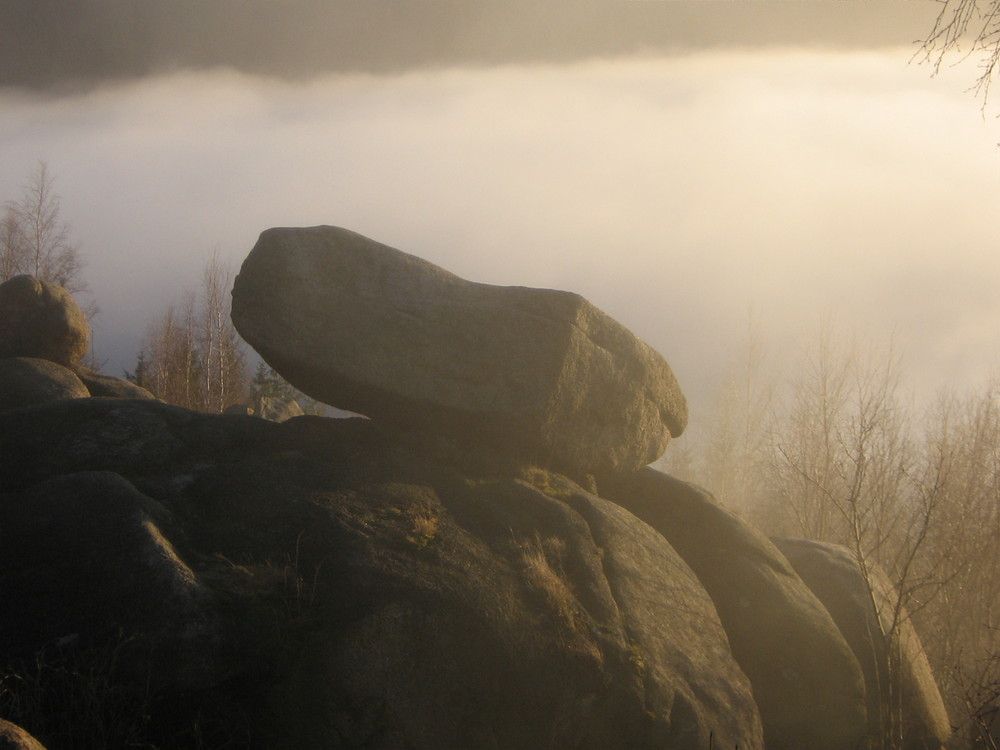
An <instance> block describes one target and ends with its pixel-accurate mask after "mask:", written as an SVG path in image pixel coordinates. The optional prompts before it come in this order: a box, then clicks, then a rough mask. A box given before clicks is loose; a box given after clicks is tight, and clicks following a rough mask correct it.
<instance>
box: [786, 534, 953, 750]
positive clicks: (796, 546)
mask: <svg viewBox="0 0 1000 750" xmlns="http://www.w3.org/2000/svg"><path fill="white" fill-rule="evenodd" d="M774 542H775V544H776V545H777V546H778V548H779V549H780V550H781V551H782V552H783V553H784V554H785V556H786V557H787V558H788V560H789V561H790V562H791V564H792V566H793V567H794V568H795V570H796V571H797V572H798V574H799V575H800V576H801V577H802V580H803V581H805V582H806V584H807V585H808V586H809V587H810V588H811V589H812V590H813V591H814V592H815V593H816V596H818V597H819V599H820V601H822V602H823V604H824V606H826V608H827V610H828V611H829V612H830V614H831V615H832V617H833V619H834V622H836V623H837V626H838V627H839V628H840V631H841V632H842V633H843V634H844V637H845V638H846V639H847V642H848V644H850V646H851V648H852V649H853V650H854V653H855V655H856V656H857V658H858V661H859V662H860V664H861V669H862V670H863V672H864V675H865V685H866V687H867V693H868V723H869V732H870V735H871V737H872V738H873V743H872V746H873V747H876V746H878V742H877V738H880V737H884V736H897V735H901V736H902V737H903V744H902V745H901V747H903V748H905V749H906V750H939V749H940V748H941V747H943V746H944V745H945V744H946V743H947V742H948V739H949V737H950V736H951V724H950V722H949V721H948V713H947V711H946V709H945V707H944V701H943V700H942V699H941V693H940V691H939V690H938V687H937V683H936V681H935V680H934V675H933V674H932V673H931V667H930V664H929V663H928V661H927V655H926V654H925V653H924V649H923V646H922V644H921V643H920V637H919V636H918V635H917V631H916V630H915V629H914V627H913V623H912V622H910V619H909V616H908V615H907V612H906V609H905V608H900V609H899V610H898V611H897V610H896V607H897V604H898V597H897V596H896V593H895V590H894V588H893V586H892V584H891V583H890V582H889V579H888V577H887V576H886V575H885V573H884V572H883V571H882V569H881V568H879V567H877V566H873V567H872V568H871V570H870V571H869V578H870V584H869V583H868V582H866V581H865V578H864V576H863V575H862V572H861V568H860V566H859V565H858V564H857V562H856V561H855V559H854V557H853V555H852V554H851V552H850V550H848V549H846V548H845V547H841V546H839V545H836V544H826V543H823V542H813V541H809V540H806V539H775V540H774ZM876 606H877V607H878V611H876ZM893 630H895V632H896V636H895V638H894V639H893V640H894V642H895V643H896V644H897V645H898V649H897V651H896V658H895V660H894V662H895V664H894V666H893V667H892V668H891V669H890V666H889V664H890V660H889V658H888V649H887V644H888V642H889V639H888V638H887V635H886V634H887V633H890V632H892V631H893Z"/></svg>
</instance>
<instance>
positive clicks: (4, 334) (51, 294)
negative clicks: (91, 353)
mask: <svg viewBox="0 0 1000 750" xmlns="http://www.w3.org/2000/svg"><path fill="white" fill-rule="evenodd" d="M89 347H90V324H89V323H88V322H87V316H86V315H84V313H83V310H81V309H80V306H79V305H78V304H77V303H76V300H74V299H73V297H72V295H71V294H70V293H69V292H68V291H66V290H65V289H63V288H62V287H60V286H56V285H55V284H50V283H48V282H47V281H42V280H41V279H37V278H35V277H34V276H26V275H25V276H15V277H14V278H12V279H9V280H8V281H5V282H4V283H3V284H0V357H36V358H38V359H47V360H49V361H50V362H56V363H57V364H60V365H64V366H66V367H70V366H72V365H74V364H76V363H77V362H79V361H80V359H81V358H82V357H83V355H85V354H86V353H87V349H88V348H89Z"/></svg>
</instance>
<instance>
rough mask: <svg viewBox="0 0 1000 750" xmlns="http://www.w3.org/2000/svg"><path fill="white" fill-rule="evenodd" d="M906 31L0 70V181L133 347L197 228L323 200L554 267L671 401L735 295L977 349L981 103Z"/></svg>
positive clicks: (915, 354) (991, 257)
mask: <svg viewBox="0 0 1000 750" xmlns="http://www.w3.org/2000/svg"><path fill="white" fill-rule="evenodd" d="M911 51H912V50H909V49H907V48H905V47H901V48H896V49H885V50H881V51H868V52H858V51H855V52H818V51H807V50H799V51H793V50H782V51H776V50H759V51H756V52H746V51H744V52H737V51H730V52H702V53H698V54H685V55H676V56H667V57H657V56H649V57H632V58H628V59H618V60H611V61H606V60H605V61H602V60H592V61H587V62H581V63H576V64H572V65H510V66H500V67H493V68H479V69H464V68H453V69H446V70H438V71H413V72H409V73H405V74H399V75H385V76H374V75H365V74H356V75H328V76H321V77H315V78H312V79H310V80H309V81H304V82H297V83H293V82H288V81H284V80H280V79H275V78H268V77H262V76H250V75H246V74H242V73H237V72H234V71H231V70H224V69H215V70H211V71H205V72H201V73H179V74H174V75H166V76H159V77H155V78H150V79H144V80H142V81H140V82H136V83H131V84H125V85H114V86H110V85H109V86H103V87H100V88H98V89H96V90H92V91H90V92H88V93H82V94H76V95H72V96H62V97H50V96H45V95H38V94H28V93H25V92H24V91H14V90H6V91H4V92H3V93H2V94H0V163H2V164H3V165H4V169H3V171H2V173H0V198H4V199H6V198H11V197H15V196H16V194H17V191H18V186H19V185H20V184H21V182H23V180H24V179H25V177H26V176H27V175H28V173H29V172H30V171H31V170H32V168H33V167H34V165H35V163H36V162H37V160H38V159H45V160H47V161H48V163H49V165H50V168H51V170H52V172H53V173H54V174H55V175H56V177H57V183H56V187H57V190H58V192H59V193H60V194H61V195H62V196H63V215H64V217H65V218H66V219H67V220H68V221H69V222H70V223H71V225H72V231H73V235H74V236H75V237H76V238H77V239H79V240H80V242H81V245H82V248H83V251H84V253H85V255H86V257H87V260H88V263H89V265H88V267H87V269H86V277H87V279H88V280H89V282H90V284H91V286H92V288H93V290H94V293H95V296H96V297H97V301H98V303H99V305H100V306H101V308H102V311H103V312H102V313H101V315H100V317H99V318H98V319H97V320H96V322H95V326H96V345H97V349H98V357H99V358H100V359H104V360H106V362H107V364H106V368H105V369H106V370H107V371H108V372H110V373H111V374H116V375H118V374H121V371H122V370H123V369H130V368H131V367H132V364H133V362H134V356H135V353H136V352H137V351H138V348H139V345H140V339H141V337H142V335H143V333H144V330H145V327H146V325H147V324H148V322H149V321H150V320H151V319H152V318H153V317H155V315H156V314H157V313H159V312H160V311H161V310H162V308H163V307H164V306H165V305H166V303H167V302H168V301H169V300H170V299H171V298H172V297H177V296H178V295H179V293H180V291H181V289H182V288H183V287H185V286H188V287H193V286H195V285H196V284H197V279H198V275H199V273H200V270H201V267H202V265H203V262H204V260H205V258H206V257H207V255H208V254H209V253H210V252H211V251H212V250H213V249H218V250H220V251H221V252H222V254H223V255H225V256H226V257H228V258H230V259H231V260H232V261H233V262H234V263H238V262H239V261H240V260H241V259H242V258H243V257H244V256H245V255H246V253H247V252H248V251H249V249H250V248H251V247H252V245H253V244H254V242H255V240H256V236H257V234H258V233H259V232H260V231H261V230H262V229H265V228H267V227H270V226H300V225H314V224H337V225H341V226H345V227H348V228H350V229H353V230H356V231H359V232H362V233H363V234H367V235H369V236H371V237H373V238H375V239H377V240H379V241H382V242H385V243H387V244H390V245H393V246H395V247H398V248H400V249H402V250H405V251H408V252H412V253H415V254H417V255H421V256H423V257H425V258H427V259H429V260H431V261H433V262H435V263H438V264H440V265H442V266H444V267H446V268H448V269H449V270H452V271H454V272H456V273H458V274H460V275H462V276H464V277H466V278H469V279H473V280H477V281H483V282H488V283H494V284H523V285H530V286H545V287H555V288H563V289H571V290H573V291H577V292H580V293H582V294H584V295H586V296H587V297H589V298H590V299H591V300H592V301H593V302H594V303H595V304H597V305H598V306H600V307H602V308H603V309H605V310H606V311H607V312H608V313H610V314H611V315H613V316H614V317H616V318H617V319H619V320H621V321H622V322H623V323H624V324H626V325H627V326H629V327H630V328H632V329H633V330H634V331H635V332H636V333H638V334H639V335H640V336H641V337H642V338H644V339H645V340H647V341H648V342H649V343H650V344H652V345H653V346H654V347H655V348H656V349H658V350H659V351H660V352H662V353H663V354H664V356H666V358H667V359H668V360H669V361H670V362H671V364H672V365H673V366H674V369H675V370H676V372H677V375H678V378H679V379H680V382H681V385H682V387H684V389H685V390H686V392H687V393H688V394H689V396H690V397H691V399H692V401H693V402H695V403H694V404H693V412H694V414H693V418H694V419H697V418H698V409H699V408H700V406H699V405H700V404H703V403H705V402H707V400H708V398H709V397H710V396H711V394H712V392H713V390H714V388H715V387H716V385H717V382H718V380H719V378H720V377H722V375H723V374H724V372H725V369H726V365H727V362H728V361H729V359H730V358H731V356H732V354H733V352H734V350H735V349H736V347H737V344H738V342H739V340H740V337H741V336H742V335H743V332H744V331H745V329H746V317H747V312H748V310H749V309H753V310H754V311H755V313H756V315H757V316H758V317H759V318H760V319H761V323H762V327H763V329H764V331H765V332H766V333H767V334H768V338H769V340H770V341H771V342H772V344H773V345H775V346H776V347H779V348H782V349H786V350H788V351H794V350H795V349H796V348H798V347H801V346H804V345H805V344H806V343H807V342H809V341H811V340H813V339H814V338H815V336H816V332H817V330H818V328H819V326H820V325H822V323H823V322H824V321H826V320H829V319H830V318H831V317H832V318H833V319H835V320H836V321H838V324H839V325H842V326H843V327H845V328H854V329H859V330H861V331H863V332H864V331H867V332H870V333H871V334H872V335H874V336H876V337H880V336H884V335H887V334H888V332H890V331H893V330H894V331H895V332H896V339H897V342H898V344H899V346H900V347H901V348H902V350H903V351H904V354H905V356H906V368H907V371H908V373H909V377H910V381H911V382H912V383H914V384H916V385H918V386H919V387H920V388H922V389H924V390H925V391H927V390H933V389H934V388H937V387H941V386H947V385H959V386H961V385H964V384H970V383H976V382H980V381H981V379H982V378H984V377H985V376H986V375H987V374H988V372H989V370H990V368H991V367H992V366H993V365H994V363H995V360H996V346H995V343H994V341H995V332H996V330H997V324H998V322H1000V300H998V297H997V295H996V294H995V285H996V279H997V278H998V277H1000V254H998V253H996V252H995V250H994V247H993V245H994V243H995V233H996V226H995V219H994V216H995V206H996V202H997V198H998V196H1000V171H998V169H997V161H998V157H1000V153H998V150H997V148H996V146H995V142H996V140H997V134H996V132H995V124H994V123H991V122H984V121H983V120H982V119H981V118H980V116H979V113H978V110H977V107H976V103H975V101H974V100H972V99H971V98H970V96H969V95H967V94H965V93H963V92H964V89H965V87H966V85H967V83H968V80H969V78H968V73H969V71H968V70H949V71H947V72H946V73H945V74H944V75H942V76H941V77H938V78H931V77H930V76H929V71H928V70H927V69H925V68H920V67H914V66H908V65H907V64H906V61H907V59H908V57H909V53H910V52H911Z"/></svg>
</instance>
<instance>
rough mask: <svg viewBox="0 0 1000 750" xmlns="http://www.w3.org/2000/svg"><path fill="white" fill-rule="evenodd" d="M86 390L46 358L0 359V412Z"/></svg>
mask: <svg viewBox="0 0 1000 750" xmlns="http://www.w3.org/2000/svg"><path fill="white" fill-rule="evenodd" d="M89 396H90V391H88V390H87V387H86V386H85V385H84V384H83V383H82V382H81V381H80V379H79V378H78V377H77V376H76V375H74V374H73V373H72V372H71V371H70V370H68V369H67V368H65V367H63V366H62V365H57V364H56V363H55V362H50V361H49V360H47V359H32V358H30V357H9V358H6V359H0V411H6V410H8V409H16V408H18V407H20V406H28V405H30V404H43V403H46V402H48V401H59V400H62V399H68V398H88V397H89Z"/></svg>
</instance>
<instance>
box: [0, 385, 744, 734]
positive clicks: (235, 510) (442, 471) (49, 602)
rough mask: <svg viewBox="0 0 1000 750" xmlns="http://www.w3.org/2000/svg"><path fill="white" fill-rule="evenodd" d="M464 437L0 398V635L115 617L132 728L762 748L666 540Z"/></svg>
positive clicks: (715, 628) (47, 650)
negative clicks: (147, 721) (466, 443)
mask: <svg viewBox="0 0 1000 750" xmlns="http://www.w3.org/2000/svg"><path fill="white" fill-rule="evenodd" d="M490 455H491V454H485V457H484V454H481V453H477V452H475V451H470V452H468V453H461V452H459V453H456V452H454V448H453V446H451V447H449V446H448V445H446V444H445V443H443V442H442V443H441V444H440V445H437V444H434V441H428V440H426V439H425V438H423V437H421V438H420V439H417V440H414V441H413V443H412V444H408V443H406V442H405V441H401V440H400V439H399V437H398V436H394V435H393V434H391V433H384V432H383V431H381V430H380V428H379V427H378V425H377V424H375V423H374V422H373V421H371V420H364V419H345V420H334V419H325V418H319V417H309V416H303V417H296V418H293V419H290V420H288V421H286V422H282V423H276V422H270V421H266V420H262V419H256V418H254V417H247V416H230V415H208V414H198V413H195V412H190V411H187V410H185V409H181V408H178V407H173V406H169V405H167V404H162V403H159V402H157V401H149V400H120V399H75V400H66V401H59V402H52V403H47V404H40V405H37V406H29V407H23V408H21V409H17V410H14V411H9V412H6V413H3V414H0V529H3V530H4V531H5V532H6V533H10V534H12V537H11V538H12V539H14V540H16V541H15V542H13V543H10V544H8V543H5V544H4V545H0V550H2V551H0V555H2V559H0V571H2V575H0V597H2V598H3V601H4V602H5V605H6V606H5V607H4V608H2V609H0V653H2V654H6V655H8V657H12V656H14V655H20V656H21V657H22V658H23V660H24V662H27V663H34V662H33V660H34V659H35V658H36V655H37V654H38V653H42V654H43V655H47V657H46V658H54V657H53V656H52V649H54V648H56V646H54V645H53V644H58V643H63V644H64V645H62V646H59V649H61V650H60V651H59V652H58V655H59V658H64V657H63V656H62V655H63V654H65V653H66V652H67V650H70V651H72V650H74V649H76V650H85V649H97V648H105V649H106V648H108V646H107V643H108V642H109V641H108V639H111V642H112V643H117V642H118V640H117V639H119V638H123V640H124V645H123V646H121V647H120V648H121V651H120V653H121V654H122V656H121V657H120V658H121V663H122V664H127V665H128V669H127V670H122V674H121V675H120V676H119V680H120V681H121V683H122V685H124V686H126V687H127V686H130V685H131V686H132V688H129V689H126V687H122V689H123V690H124V692H125V693H126V694H131V692H130V691H131V690H134V688H135V685H136V681H137V680H140V679H141V680H142V681H143V682H142V683H141V684H143V685H146V684H151V685H152V689H153V690H154V691H155V696H154V697H155V701H154V705H155V707H156V710H157V711H159V712H161V713H163V712H166V715H167V717H168V718H161V717H160V715H159V714H156V711H154V715H155V716H156V717H157V718H156V722H154V723H153V724H151V725H150V726H149V727H148V728H147V731H148V732H149V733H151V736H152V738H153V739H155V740H156V742H158V743H160V744H158V745H157V746H159V747H190V746H192V745H191V744H185V742H188V743H190V742H191V735H190V732H191V731H193V730H192V729H191V726H190V725H188V726H187V728H186V729H185V727H184V726H180V725H179V724H178V723H179V722H180V721H181V719H182V718H184V717H187V718H188V719H189V720H191V721H193V720H194V719H195V718H197V716H198V714H197V713H195V712H192V709H190V708H188V709H184V706H188V705H192V706H199V707H201V709H200V710H201V713H200V716H201V719H200V721H201V722H202V725H201V728H202V730H203V731H209V730H211V731H213V732H216V733H219V734H225V733H226V732H228V733H230V735H229V736H228V740H229V741H230V742H232V743H233V744H235V745H236V746H240V747H266V748H284V747H288V748H302V747H309V748H316V749H317V750H322V748H342V747H345V746H360V745H366V746H369V747H378V748H396V747H411V748H416V749H419V748H426V749H427V750H430V749H431V748H433V749H434V750H447V749H448V748H454V749H455V750H458V749H459V748H461V749H462V750H465V749H466V748H468V747H503V748H525V750H527V748H546V747H548V748H563V747H579V748H593V750H613V749H614V748H622V750H624V749H625V748H628V749H629V750H641V749H642V748H663V747H671V748H690V749H691V750H695V749H696V748H697V749H699V750H700V749H702V748H706V747H708V746H709V745H710V743H714V746H715V747H734V746H736V745H738V746H739V747H740V748H748V749H750V750H753V749H754V748H757V749H758V750H759V749H761V748H763V747H764V745H763V741H762V737H761V725H760V718H759V714H758V709H757V706H756V704H755V702H754V699H753V694H752V691H751V686H750V683H749V681H748V680H747V678H746V677H745V676H744V674H743V671H742V670H741V669H740V667H739V664H738V663H737V661H736V660H735V659H734V658H733V655H732V653H731V651H730V646H729V641H728V639H727V637H726V633H725V631H724V629H723V627H722V625H721V623H720V622H719V619H718V616H717V614H716V610H715V607H714V605H713V603H712V600H711V598H710V597H709V596H708V595H707V594H706V592H705V590H704V588H703V587H702V585H701V584H700V583H699V581H698V579H697V578H696V576H695V575H694V574H693V572H692V571H691V569H690V568H689V567H688V565H687V564H686V563H685V562H684V561H683V560H682V558H681V557H680V556H679V555H678V554H677V552H676V551H675V550H674V549H673V548H672V547H671V546H670V545H669V544H668V543H667V541H666V540H665V539H664V538H663V537H662V536H661V535H660V534H658V533H656V532H655V531H654V530H653V529H651V528H649V527H648V526H647V525H645V524H643V523H642V522H641V521H639V520H638V519H636V518H635V517H634V516H633V515H631V514H630V513H628V512H626V511H625V510H623V509H622V508H620V507H618V506H616V505H614V504H612V503H610V502H608V501H607V500H604V499H602V498H600V497H597V496H595V495H593V494H591V493H589V492H587V491H585V490H583V489H582V488H580V487H579V486H577V485H576V484H574V483H573V482H571V481H570V480H568V479H565V478H562V477H560V476H559V475H556V474H551V473H549V472H547V471H544V470H541V469H533V468H531V467H529V466H522V467H520V468H518V467H514V466H511V465H509V464H508V463H506V462H500V463H499V464H490V463H489V460H488V458H489V456H490ZM8 530H13V531H8ZM119 632H121V635H119ZM12 660H13V659H12ZM13 661H16V660H13ZM151 677H152V682H151V683H150V678H151ZM206 706H207V707H209V708H210V709H211V710H210V711H208V710H207V709H206V708H205V707H206ZM185 710H186V711H187V713H184V711H185ZM4 713H5V706H4V703H3V701H2V700H0V715H2V714H4ZM178 717H180V718H178ZM7 718H10V719H13V720H15V721H18V722H20V723H21V724H22V726H26V728H27V729H28V730H29V731H33V732H34V733H35V734H36V736H38V737H39V739H41V740H42V741H43V742H45V743H46V744H49V745H51V746H53V747H58V746H59V743H58V742H57V741H56V739H54V738H52V737H47V736H45V735H43V734H42V733H41V732H38V731H36V730H35V727H34V726H32V725H30V724H28V723H27V722H24V721H23V717H21V716H10V715H9V714H8V716H7ZM161 722H166V723H167V726H166V728H164V726H162V725H161ZM168 730H169V732H168ZM81 731H82V729H81ZM185 731H187V732H188V734H187V735H185V734H184V732H185ZM233 733H235V734H237V735H238V736H235V737H234V736H232V734H233ZM166 734H169V736H170V737H173V738H174V739H173V740H171V742H173V743H174V744H170V742H168V741H167V740H166V739H164V737H165V736H166ZM185 737H186V739H185ZM248 737H253V738H254V739H253V740H252V741H251V740H248V739H247V738H248ZM147 739H148V738H147Z"/></svg>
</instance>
